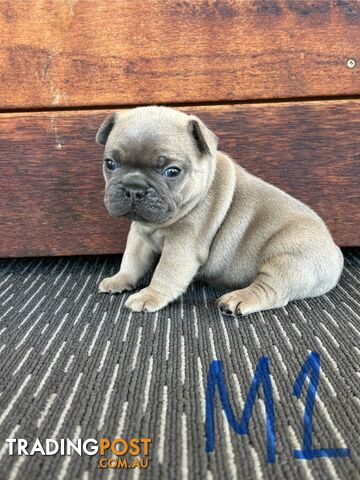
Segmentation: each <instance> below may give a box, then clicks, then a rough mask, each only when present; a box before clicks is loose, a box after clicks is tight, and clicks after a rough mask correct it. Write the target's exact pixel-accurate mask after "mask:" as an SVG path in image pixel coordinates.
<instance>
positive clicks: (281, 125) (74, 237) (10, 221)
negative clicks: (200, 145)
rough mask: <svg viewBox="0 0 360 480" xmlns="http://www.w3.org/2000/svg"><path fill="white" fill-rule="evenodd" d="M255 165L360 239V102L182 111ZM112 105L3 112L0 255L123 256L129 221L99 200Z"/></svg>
mask: <svg viewBox="0 0 360 480" xmlns="http://www.w3.org/2000/svg"><path fill="white" fill-rule="evenodd" d="M183 110H185V111H187V112H192V113H195V114H197V115H199V116H200V117H201V118H202V119H203V120H204V121H205V122H206V123H207V124H208V125H209V126H210V127H211V128H213V129H214V131H215V132H216V133H217V135H218V136H219V137H220V148H221V149H222V150H223V151H226V152H227V153H229V154H231V155H233V157H234V158H235V159H236V160H237V161H238V162H239V163H241V164H242V165H243V166H244V167H246V168H248V170H249V171H251V172H253V173H254V174H256V175H258V176H260V177H262V178H263V179H265V180H267V181H270V182H272V183H273V184H275V185H277V186H278V187H280V188H283V189H285V190H286V191H287V192H289V193H291V194H293V195H294V196H296V197H297V198H299V199H301V200H303V201H305V202H307V203H308V204H310V205H311V206H312V207H313V208H314V209H315V210H317V211H318V212H319V213H320V214H321V215H322V216H323V218H324V219H325V220H326V222H327V224H328V225H329V227H330V229H331V231H332V232H333V234H334V235H335V239H336V241H337V242H338V243H339V244H341V245H359V244H360V209H359V201H360V193H359V192H360V190H359V180H360V167H359V165H360V156H359V155H360V153H359V152H360V148H359V141H360V140H359V139H360V101H356V100H353V101H350V100H348V101H347V100H346V101H332V102H306V103H302V102H298V103H278V104H255V105H234V106H221V107H220V106H214V107H196V108H195V107H194V108H184V109H183ZM107 113H108V111H90V112H88V111H66V112H38V113H33V114H25V113H24V114H19V113H17V114H1V115H0V124H1V129H0V172H1V176H0V225H1V241H0V257H10V256H37V255H72V254H95V253H115V252H121V251H122V250H123V248H124V245H125V238H126V233H127V229H128V226H129V223H128V222H127V221H126V220H123V219H111V218H110V217H109V216H108V214H107V212H106V210H105V207H104V206H103V202H102V197H103V188H104V186H103V179H102V173H101V166H102V148H101V147H100V146H98V145H96V144H95V142H94V137H95V133H96V131H97V128H98V126H99V125H100V123H101V121H102V120H103V118H104V117H105V115H106V114H107Z"/></svg>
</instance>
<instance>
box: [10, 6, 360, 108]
mask: <svg viewBox="0 0 360 480" xmlns="http://www.w3.org/2000/svg"><path fill="white" fill-rule="evenodd" d="M359 27H360V2H359V1H358V0H241V1H235V0H192V1H187V0H152V1H149V2H147V1H142V0H97V1H93V0H82V1H81V2H73V1H66V2H65V1H58V0H33V1H31V2H24V1H23V0H12V1H5V0H4V1H2V2H0V86H1V88H0V108H3V109H5V108H18V109H19V108H23V109H26V108H28V107H31V108H33V107H47V106H80V105H125V104H127V105H130V104H147V103H159V102H183V103H188V102H209V101H224V100H241V99H254V98H288V97H303V96H332V95H350V94H359V93H360V75H359V62H360V58H359V48H358V46H359V44H360V28H359ZM349 59H352V60H355V62H356V65H355V67H354V68H349V67H348V66H347V62H348V60H349Z"/></svg>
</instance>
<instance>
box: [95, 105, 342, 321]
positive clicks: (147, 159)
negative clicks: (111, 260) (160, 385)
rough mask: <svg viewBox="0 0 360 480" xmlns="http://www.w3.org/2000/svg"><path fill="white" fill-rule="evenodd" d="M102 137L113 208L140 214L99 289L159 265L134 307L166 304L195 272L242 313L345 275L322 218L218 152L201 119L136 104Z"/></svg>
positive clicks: (311, 292)
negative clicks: (118, 264)
mask: <svg viewBox="0 0 360 480" xmlns="http://www.w3.org/2000/svg"><path fill="white" fill-rule="evenodd" d="M96 140H97V142H98V143H100V144H101V145H105V150H104V166H103V173H104V177H105V183H106V189H105V205H106V208H107V209H108V211H109V213H110V215H112V216H115V217H117V216H125V217H127V218H130V219H131V220H133V222H132V224H131V228H130V232H129V235H128V239H127V244H126V249H125V253H124V256H123V260H122V263H121V268H120V271H119V272H118V273H117V274H116V275H114V276H113V277H109V278H105V279H104V280H102V282H101V283H100V287H99V290H100V291H101V292H109V293H115V292H123V291H125V290H133V289H135V288H136V286H137V285H138V283H139V281H140V280H141V279H142V278H143V277H144V275H146V274H147V273H148V272H150V271H151V270H152V268H153V267H154V266H155V265H156V264H157V265H156V268H155V271H154V274H153V277H152V279H151V282H150V285H149V286H148V287H146V288H143V289H142V290H140V291H138V292H137V293H134V294H132V295H130V297H129V298H128V299H127V301H126V303H125V305H126V306H127V307H128V308H130V309H131V310H134V311H137V312H140V311H149V312H154V311H157V310H159V309H161V308H163V307H165V306H166V305H168V304H169V303H170V302H171V301H173V300H174V299H176V298H177V297H178V296H179V295H181V294H182V293H183V292H184V291H185V290H186V289H187V287H188V286H189V285H190V283H191V282H192V281H193V280H194V278H199V279H203V280H205V281H206V282H208V283H209V284H212V285H218V286H220V287H223V288H226V289H228V290H230V293H227V294H225V295H223V296H222V297H221V298H219V299H218V304H219V307H220V309H221V310H222V311H223V312H225V313H228V314H242V315H246V314H249V313H252V312H257V311H259V310H265V309H269V308H276V307H282V306H284V305H286V304H287V303H288V302H289V301H291V300H294V299H299V298H304V297H314V296H317V295H321V294H323V293H325V292H327V291H328V290H330V289H331V288H333V287H334V286H335V285H336V283H337V282H338V279H339V277H340V274H341V271H342V267H343V256H342V254H341V251H340V249H339V248H338V247H337V246H336V245H335V243H334V242H333V240H332V238H331V235H330V233H329V231H328V229H327V228H326V226H325V224H324V222H323V221H322V220H321V219H320V218H319V216H318V215H317V214H316V213H315V212H313V211H312V210H311V209H310V208H309V207H307V206H306V205H304V204H303V203H301V202H299V201H298V200H295V199H294V198H292V197H291V196H290V195H287V194H286V193H284V192H282V191H281V190H279V189H278V188H276V187H274V186H272V185H270V184H268V183H266V182H264V181H262V180H260V179H259V178H257V177H255V176H253V175H251V174H250V173H248V172H247V171H246V170H244V169H243V168H242V167H240V166H239V165H237V164H235V163H234V162H233V161H232V160H231V159H230V158H229V157H228V156H227V155H225V154H224V153H222V152H220V151H218V150H217V142H218V139H217V137H216V136H215V134H214V133H213V132H212V131H210V130H209V129H208V128H207V127H206V126H205V125H204V123H203V122H202V121H201V120H200V119H199V118H197V117H195V116H193V115H186V114H185V113H182V112H180V111H177V110H174V109H170V108H166V107H155V106H151V107H139V108H135V109H132V110H129V111H126V112H124V113H113V114H112V115H110V116H109V117H107V118H106V119H105V121H104V123H103V124H102V125H101V127H100V129H99V131H98V133H97V136H96Z"/></svg>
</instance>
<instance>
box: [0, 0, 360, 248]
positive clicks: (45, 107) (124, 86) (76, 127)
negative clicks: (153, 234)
mask: <svg viewBox="0 0 360 480" xmlns="http://www.w3.org/2000/svg"><path fill="white" fill-rule="evenodd" d="M359 45H360V2H359V1H358V0H242V1H241V0H238V1H235V0H193V1H191V0H187V1H183V0H179V1H177V0H175V1H171V0H151V1H144V0H143V1H140V0H132V1H130V0H116V1H115V0H111V1H105V0H79V1H74V0H72V1H70V0H66V1H61V2H60V1H57V0H34V1H32V2H23V1H20V0H12V1H2V2H0V87H1V88H0V225H1V227H0V228H1V230H0V257H7V256H32V255H72V254H93V253H115V252H120V251H122V250H123V248H124V240H125V237H126V232H127V229H128V222H127V221H125V220H123V219H111V218H110V217H108V215H107V213H106V210H105V207H104V206H103V204H102V196H103V180H102V176H101V158H102V151H101V148H100V147H99V146H98V145H96V144H95V142H94V137H95V133H96V130H97V128H98V126H99V124H100V123H101V121H102V119H103V118H104V116H105V115H106V114H107V113H109V111H111V110H112V109H121V108H129V107H131V106H135V105H140V104H154V103H156V104H169V105H173V106H178V107H179V108H181V109H184V110H185V111H187V112H194V113H196V114H197V115H199V116H200V117H201V118H203V119H204V121H205V122H207V123H208V124H209V126H210V127H211V128H213V129H214V130H215V132H216V133H217V135H218V136H219V137H220V148H221V149H222V150H224V151H226V152H228V153H229V154H231V155H233V157H234V158H235V159H236V160H237V161H238V162H239V163H241V164H242V165H243V166H245V167H246V168H247V169H248V170H250V171H251V172H253V173H255V174H257V175H259V176H260V177H262V178H263V179H265V180H268V181H270V182H272V183H274V184H275V185H277V186H279V187H281V188H283V189H284V190H286V191H288V192H289V193H292V194H294V195H295V196H296V197H297V198H299V199H301V200H303V201H305V202H306V203H308V204H309V205H311V206H312V207H313V208H315V209H316V210H317V211H318V212H319V213H320V214H321V215H322V216H323V218H324V219H325V221H326V222H327V224H328V225H329V227H330V229H331V231H332V232H333V234H334V236H335V238H336V241H337V242H338V243H339V244H340V245H358V244H360V227H359V225H360V222H359V220H360V214H359V211H360V209H359V173H360V167H359V162H360V145H359V143H360V141H359V138H360V135H359V133H360V128H359V127H360V120H359V119H360V99H359V98H360V97H359V93H360V75H359V68H360V57H359Z"/></svg>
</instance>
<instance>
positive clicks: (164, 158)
mask: <svg viewBox="0 0 360 480" xmlns="http://www.w3.org/2000/svg"><path fill="white" fill-rule="evenodd" d="M96 141H97V142H98V143H99V144H101V145H105V149H104V161H103V173H104V178H105V184H106V186H105V205H106V208H107V210H108V212H109V213H110V215H112V216H116V217H117V216H125V217H127V218H129V219H131V220H136V221H140V222H144V223H149V224H163V223H165V222H167V223H171V221H176V219H178V218H180V217H181V216H182V215H183V214H184V213H186V211H187V210H188V209H189V206H193V205H195V204H196V202H197V201H200V200H201V197H202V195H203V193H204V192H205V191H206V189H207V188H208V186H209V183H210V182H211V179H212V175H213V171H214V165H215V156H216V149H217V137H216V136H215V135H214V134H213V133H212V132H211V131H210V130H209V129H208V128H207V127H206V126H205V125H204V124H203V123H202V122H201V120H199V119H198V118H197V117H195V116H189V115H186V114H185V113H182V112H179V111H177V110H174V109H171V108H166V107H155V106H154V107H138V108H135V109H132V110H129V111H126V112H124V113H113V114H111V115H110V116H108V117H107V118H106V119H105V121H104V122H103V124H102V125H101V127H100V129H99V131H98V132H97V135H96Z"/></svg>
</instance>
